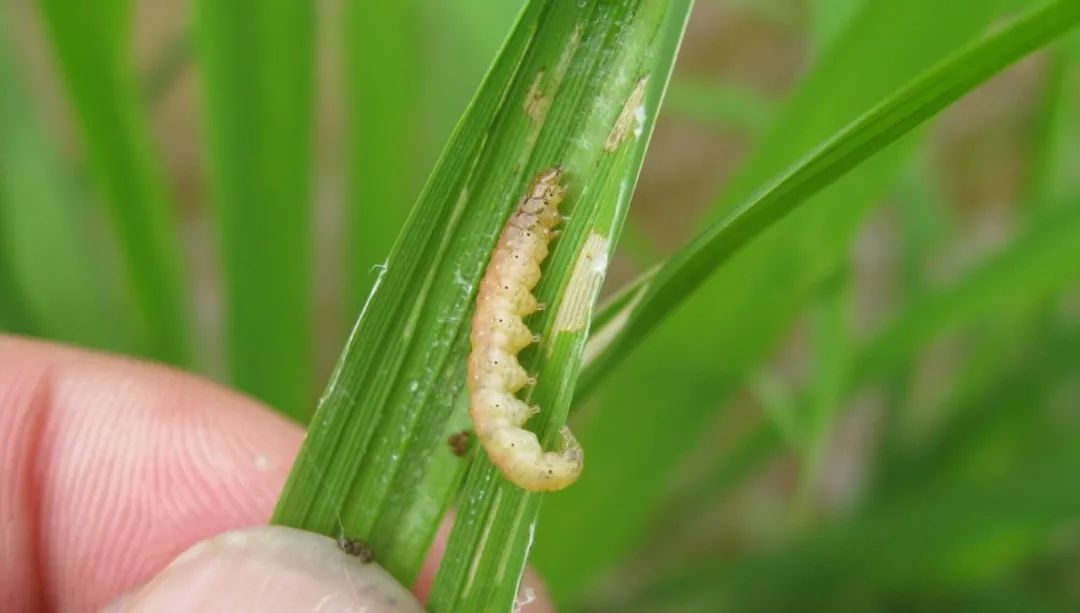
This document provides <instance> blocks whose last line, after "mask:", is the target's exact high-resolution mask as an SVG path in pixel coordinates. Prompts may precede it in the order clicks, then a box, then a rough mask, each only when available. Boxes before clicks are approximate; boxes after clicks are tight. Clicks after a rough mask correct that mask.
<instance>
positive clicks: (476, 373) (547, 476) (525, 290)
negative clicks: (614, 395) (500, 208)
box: [468, 166, 585, 492]
mask: <svg viewBox="0 0 1080 613" xmlns="http://www.w3.org/2000/svg"><path fill="white" fill-rule="evenodd" d="M562 176H563V169H562V167H561V166H554V167H552V168H549V169H547V170H545V171H543V172H541V173H539V174H538V175H536V178H535V179H533V181H532V183H531V184H530V185H529V188H528V191H527V192H526V193H525V197H524V198H522V200H521V202H520V203H519V204H518V206H517V209H516V210H515V211H514V213H513V214H512V215H511V216H510V220H509V221H507V222H506V226H505V227H504V228H503V231H502V234H501V235H500V236H499V242H498V244H497V246H496V247H495V251H494V252H493V253H492V255H491V261H490V262H489V263H488V267H487V270H486V271H485V273H484V278H483V280H482V281H481V282H480V289H479V291H478V293H477V297H476V313H475V315H473V322H472V333H471V337H470V340H471V342H472V352H471V353H470V354H469V361H468V388H469V413H470V414H471V415H472V419H473V426H474V428H475V430H476V438H477V440H479V441H480V444H481V445H483V447H484V450H485V451H486V452H487V454H488V457H489V458H491V462H492V463H493V464H494V465H495V466H496V467H497V468H498V469H499V470H500V471H501V472H502V474H503V475H504V476H505V477H506V478H507V479H509V480H510V481H511V482H513V483H514V484H515V485H517V486H518V487H521V488H524V489H526V490H530V491H534V492H538V491H554V490H560V489H562V488H564V487H566V486H568V485H570V484H571V483H573V482H574V481H575V480H577V478H578V475H580V474H581V469H582V466H583V464H584V460H585V454H584V452H583V451H582V449H581V445H579V444H578V442H577V439H575V438H574V435H573V433H571V432H570V429H569V428H566V427H564V428H563V429H562V431H561V438H562V442H561V445H560V448H559V450H558V451H544V450H543V448H541V446H540V441H539V439H537V437H536V434H534V433H532V432H530V431H528V430H526V429H524V428H523V427H522V426H523V425H524V424H525V422H526V421H528V419H529V418H530V417H532V416H533V415H535V414H536V413H537V412H538V411H539V410H540V409H539V407H532V406H529V405H527V404H526V403H525V402H523V401H521V400H520V399H518V398H517V397H516V396H515V393H516V392H517V391H518V390H520V389H521V388H523V387H525V385H527V384H535V383H536V380H535V379H534V378H533V377H530V376H529V375H528V373H526V372H525V369H524V368H522V366H521V364H520V363H519V362H518V359H517V354H518V352H520V351H521V350H522V349H524V348H525V347H527V346H529V345H530V344H532V343H535V342H537V341H538V340H539V337H538V336H536V335H534V334H533V332H532V331H531V330H530V329H529V328H528V326H526V325H525V323H524V322H523V321H522V318H524V317H526V316H528V315H530V314H531V313H534V312H536V311H537V310H539V309H541V308H542V306H541V305H540V304H539V303H538V302H537V300H536V297H535V296H533V294H532V289H533V288H534V287H536V284H537V283H538V282H539V281H540V264H541V263H542V262H543V261H544V258H546V257H547V254H548V243H550V242H551V240H552V239H553V238H555V236H556V230H555V227H556V226H558V225H559V224H560V223H561V222H562V215H561V214H560V213H559V208H558V207H559V203H560V202H561V201H562V199H563V196H564V194H565V192H566V189H565V188H564V187H563V186H562V185H560V183H559V182H560V180H561V179H562Z"/></svg>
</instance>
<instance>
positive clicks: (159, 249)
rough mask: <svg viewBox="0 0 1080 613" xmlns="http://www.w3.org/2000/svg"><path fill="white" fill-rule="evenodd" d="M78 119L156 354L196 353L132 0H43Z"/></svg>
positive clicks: (185, 357) (182, 358)
mask: <svg viewBox="0 0 1080 613" xmlns="http://www.w3.org/2000/svg"><path fill="white" fill-rule="evenodd" d="M38 4H39V6H40V8H41V12H42V15H43V16H44V19H45V23H46V26H47V28H46V30H47V33H48V35H49V38H50V40H51V42H52V46H53V49H54V51H55V54H56V57H57V60H58V63H59V67H60V72H61V74H62V76H63V80H64V83H65V85H66V88H67V92H68V94H69V97H70V100H71V102H72V104H73V106H74V110H75V114H76V115H77V117H78V122H79V127H80V128H81V133H82V140H83V145H84V148H85V151H86V157H87V159H88V161H89V167H90V171H91V175H92V178H93V180H94V182H95V184H96V186H97V188H98V190H99V192H100V194H101V197H102V199H103V200H104V201H105V204H106V205H107V209H108V212H109V213H110V219H111V221H112V224H113V227H114V229H115V232H116V235H117V237H118V242H119V245H120V250H121V254H122V259H123V263H124V266H125V268H126V273H127V277H128V283H129V286H130V288H131V292H132V295H133V297H134V299H135V304H136V305H137V308H138V317H139V322H138V327H139V333H140V334H141V335H143V336H144V337H145V338H146V339H147V340H146V341H145V342H146V344H147V349H146V350H145V351H146V352H147V353H148V355H150V356H151V357H154V358H157V359H161V360H165V361H168V362H172V363H175V364H181V365H183V364H188V363H189V362H190V346H189V345H190V342H189V334H188V321H187V314H186V309H185V305H186V294H185V292H184V288H183V286H184V284H183V280H182V274H181V264H180V254H179V245H178V242H177V237H176V227H175V224H174V221H173V211H172V209H171V202H170V200H169V197H168V194H167V190H166V186H165V182H164V180H163V177H162V171H161V168H160V167H159V161H158V160H157V158H156V156H155V154H154V150H153V144H152V141H151V138H150V133H149V128H148V126H147V121H146V116H145V111H144V109H143V108H142V93H141V91H140V88H139V85H138V82H137V79H136V76H135V71H134V67H133V66H132V65H131V55H132V54H131V53H130V52H129V51H130V50H129V44H130V34H131V33H130V25H131V24H130V20H131V6H130V2H129V1H127V0H104V1H102V2H95V3H93V4H72V3H70V2H64V1H63V0H39V2H38Z"/></svg>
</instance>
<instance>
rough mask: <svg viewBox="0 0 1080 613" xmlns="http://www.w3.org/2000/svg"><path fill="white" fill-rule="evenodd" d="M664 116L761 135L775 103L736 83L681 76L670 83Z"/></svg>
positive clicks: (751, 134) (699, 76) (773, 113)
mask: <svg viewBox="0 0 1080 613" xmlns="http://www.w3.org/2000/svg"><path fill="white" fill-rule="evenodd" d="M664 108H665V112H669V113H671V114H672V115H676V116H681V117H686V118H688V119H695V120H698V121H701V122H705V123H709V124H714V125H717V126H722V127H726V128H732V129H735V130H740V131H743V132H745V133H747V134H749V135H750V136H758V135H760V134H761V133H762V132H763V131H764V130H765V128H767V127H768V126H769V124H770V123H771V122H772V119H773V117H774V116H775V115H776V102H774V101H773V100H770V99H769V98H768V97H766V96H765V95H764V94H761V93H758V92H755V91H753V90H751V89H749V88H747V87H745V86H740V85H738V84H736V83H725V82H722V81H720V80H719V79H710V78H707V77H705V76H701V75H696V76H691V75H680V76H678V77H676V78H675V79H673V80H672V82H671V91H670V92H668V100H667V102H666V103H665V105H664Z"/></svg>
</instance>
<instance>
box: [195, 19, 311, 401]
mask: <svg viewBox="0 0 1080 613" xmlns="http://www.w3.org/2000/svg"><path fill="white" fill-rule="evenodd" d="M196 9H197V12H196V13H197V20H196V25H197V52H198V56H199V60H200V62H199V65H200V68H201V71H202V85H203V101H204V106H205V110H204V126H205V130H204V133H205V134H206V136H207V142H208V151H209V156H208V158H209V161H210V171H211V172H210V175H211V178H212V188H213V190H212V191H213V197H214V208H215V214H216V218H217V222H218V234H219V238H220V244H221V253H222V258H223V261H224V267H223V268H224V284H225V290H226V292H225V293H226V309H225V311H226V327H227V330H228V341H227V354H228V364H229V371H230V378H231V379H232V381H233V383H234V384H235V385H236V386H237V387H239V388H240V389H242V390H244V391H246V392H249V393H251V394H253V395H255V396H257V397H258V398H260V399H262V400H264V401H266V402H267V403H269V404H271V405H272V406H274V407H277V408H278V409H279V410H282V411H284V412H285V413H287V414H288V415H291V416H292V417H294V418H296V419H298V420H300V421H305V419H306V417H307V414H308V406H309V402H310V394H311V390H310V383H311V370H312V369H311V363H312V349H311V333H312V327H313V326H312V321H311V316H312V307H311V278H310V277H311V273H310V268H311V261H312V258H311V250H312V245H311V236H310V232H311V222H310V213H309V206H310V204H309V203H310V199H309V193H308V192H309V184H310V175H311V148H312V142H311V140H312V133H311V125H312V117H311V110H312V109H311V106H312V92H313V89H314V78H313V61H314V60H313V45H314V42H313V36H314V8H313V7H312V6H311V3H309V2H303V1H301V0H288V1H286V2H274V3H261V2H216V1H214V0H206V1H200V2H198V3H197V4H196Z"/></svg>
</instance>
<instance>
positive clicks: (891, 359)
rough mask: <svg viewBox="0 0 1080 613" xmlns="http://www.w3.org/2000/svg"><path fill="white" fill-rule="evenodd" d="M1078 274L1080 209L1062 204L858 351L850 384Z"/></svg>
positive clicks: (916, 304) (1029, 300) (921, 301)
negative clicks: (957, 329)
mask: <svg viewBox="0 0 1080 613" xmlns="http://www.w3.org/2000/svg"><path fill="white" fill-rule="evenodd" d="M1078 275H1080V207H1077V206H1070V207H1065V208H1063V209H1062V210H1061V211H1060V212H1058V213H1057V214H1055V215H1053V216H1051V217H1049V218H1047V219H1045V220H1043V221H1042V222H1041V223H1039V224H1038V225H1037V226H1036V227H1035V228H1033V229H1032V230H1031V231H1029V232H1027V233H1026V234H1025V235H1024V236H1021V237H1020V238H1019V239H1018V240H1016V241H1014V242H1013V243H1012V244H1010V245H1009V246H1008V248H1006V249H1005V250H1003V251H1002V252H1001V253H999V254H997V255H996V256H994V257H993V258H991V259H990V260H989V261H988V262H986V263H985V264H983V265H982V266H980V267H979V268H977V269H976V270H974V271H972V272H970V273H968V274H967V275H965V276H964V277H963V278H962V279H961V280H960V281H958V282H957V283H956V284H955V285H954V286H952V287H949V288H946V289H944V290H939V291H936V292H931V293H927V294H926V295H925V296H923V297H922V298H920V299H918V300H916V301H915V302H913V303H912V304H911V305H909V306H908V307H907V308H905V309H904V310H903V311H902V312H901V314H900V315H898V316H897V317H896V318H894V319H893V320H892V321H891V322H889V323H888V324H886V326H885V327H884V328H883V329H882V330H880V331H879V332H878V333H877V334H875V335H874V337H873V338H871V339H870V340H869V341H867V342H866V344H865V345H864V346H863V347H861V348H860V349H859V355H858V357H857V358H856V359H855V360H854V362H853V364H854V368H853V370H852V373H851V387H852V388H858V387H859V385H861V384H864V383H866V382H867V381H869V380H872V379H873V378H875V377H878V376H881V375H882V374H883V373H886V372H888V371H890V370H891V369H892V368H895V367H896V366H900V365H903V364H904V363H905V362H907V361H908V360H911V359H912V358H913V357H914V355H915V354H916V352H917V351H919V350H920V349H921V348H922V347H924V346H925V345H926V343H928V342H929V341H930V340H932V339H933V338H935V337H937V336H938V335H940V334H941V333H942V332H944V331H947V330H950V329H954V328H956V327H957V326H958V325H960V324H963V323H970V322H972V321H975V320H978V319H979V318H986V317H989V316H991V315H993V314H994V313H997V312H1000V311H1002V310H1003V309H1006V308H1007V307H1010V306H1015V305H1024V304H1031V303H1032V302H1033V301H1035V300H1037V299H1039V298H1040V297H1045V296H1047V295H1048V294H1050V293H1051V292H1053V291H1055V290H1060V289H1061V288H1062V286H1064V285H1065V284H1066V283H1068V282H1070V281H1073V280H1075V279H1076V278H1077V276H1078Z"/></svg>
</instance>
